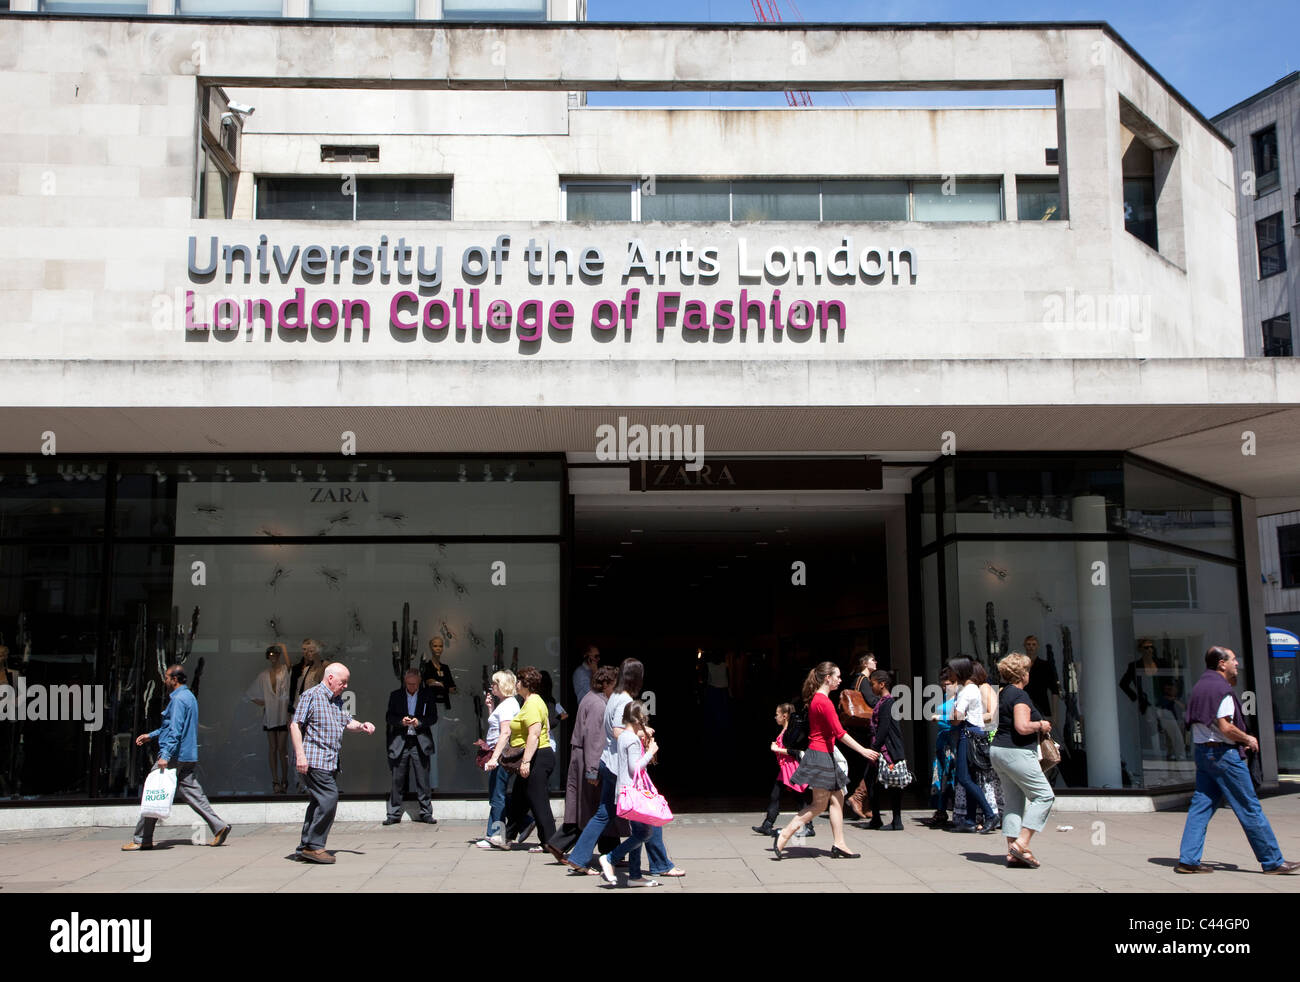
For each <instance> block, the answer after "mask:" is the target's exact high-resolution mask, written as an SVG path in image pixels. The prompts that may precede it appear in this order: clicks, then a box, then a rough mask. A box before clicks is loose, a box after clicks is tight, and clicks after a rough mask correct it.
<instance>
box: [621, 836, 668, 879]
mask: <svg viewBox="0 0 1300 982" xmlns="http://www.w3.org/2000/svg"><path fill="white" fill-rule="evenodd" d="M628 825H630V826H631V827H632V834H631V835H629V836H628V837H627V838H626V839H624V840H623V841H622V842H620V843H619V844H618V845H617V846H616V847H615V848H613V849H611V850H610V852H609V855H608V856H607V857H606V858H607V859H609V861H610V862H611V863H617V862H619V861H620V860H622V858H623V857H624V856H626V857H627V878H628V879H629V880H639V879H641V846H642V844H644V843H647V842H649V841H650V839H651V837H652V836H653V835H654V833H655V831H656V826H653V825H642V824H641V823H640V822H628ZM671 868H672V867H669V869H671Z"/></svg>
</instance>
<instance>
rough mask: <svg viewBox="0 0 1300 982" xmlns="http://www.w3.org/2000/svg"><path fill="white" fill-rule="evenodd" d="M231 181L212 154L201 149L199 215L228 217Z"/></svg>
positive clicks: (230, 202)
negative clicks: (201, 167)
mask: <svg viewBox="0 0 1300 982" xmlns="http://www.w3.org/2000/svg"><path fill="white" fill-rule="evenodd" d="M232 184H233V182H232V181H231V179H230V175H229V174H227V173H226V172H225V171H224V170H222V169H221V168H220V167H218V166H217V162H216V160H215V159H214V158H213V156H212V154H210V153H208V152H207V150H206V149H205V150H204V151H203V176H202V178H201V183H200V185H199V217H200V218H229V217H230V208H231V204H232V203H233V202H232V201H231V195H232V192H233V190H234V189H233V187H232Z"/></svg>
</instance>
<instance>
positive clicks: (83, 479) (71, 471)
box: [0, 457, 108, 538]
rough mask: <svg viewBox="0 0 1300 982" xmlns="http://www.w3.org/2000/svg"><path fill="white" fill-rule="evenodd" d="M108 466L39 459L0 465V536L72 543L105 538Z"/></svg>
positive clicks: (12, 461) (7, 462) (8, 462)
mask: <svg viewBox="0 0 1300 982" xmlns="http://www.w3.org/2000/svg"><path fill="white" fill-rule="evenodd" d="M107 471H108V465H107V464H103V463H95V462H79V461H61V462H58V463H55V461H54V459H53V458H52V457H37V458H35V459H33V460H32V461H29V462H22V461H16V460H7V461H5V462H4V464H3V465H0V474H3V476H4V481H3V482H0V536H4V537H14V536H36V537H40V538H45V537H47V536H48V537H50V538H73V537H78V536H101V535H103V534H104V500H105V494H104V483H105V482H104V476H105V474H106V473H107Z"/></svg>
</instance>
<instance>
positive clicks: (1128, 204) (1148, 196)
mask: <svg viewBox="0 0 1300 982" xmlns="http://www.w3.org/2000/svg"><path fill="white" fill-rule="evenodd" d="M1124 229H1125V230H1126V231H1127V232H1129V233H1130V234H1132V235H1136V236H1137V237H1138V238H1139V239H1141V240H1142V241H1143V242H1145V243H1146V244H1147V245H1149V246H1150V247H1151V248H1152V249H1158V248H1159V246H1158V245H1157V241H1158V240H1157V238H1156V184H1155V180H1154V178H1150V177H1126V178H1124Z"/></svg>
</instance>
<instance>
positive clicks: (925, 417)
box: [0, 359, 1300, 498]
mask: <svg viewBox="0 0 1300 982" xmlns="http://www.w3.org/2000/svg"><path fill="white" fill-rule="evenodd" d="M558 379H564V380H565V385H563V386H560V385H557V384H555V382H556V380H558ZM20 380H21V384H20ZM20 390H21V391H25V392H28V393H31V392H40V393H42V401H48V404H47V405H40V406H34V405H25V406H12V405H11V406H10V407H8V408H3V409H0V423H3V426H2V428H0V452H5V453H29V454H30V453H36V452H38V450H39V448H40V445H41V441H42V434H43V433H45V432H46V431H53V432H55V433H56V434H57V438H58V449H59V452H60V453H172V454H221V453H231V454H233V453H267V454H292V453H319V454H329V453H338V452H339V446H340V434H341V433H342V432H344V431H352V432H353V433H355V434H356V437H357V445H358V449H359V451H360V452H363V453H395V452H422V453H456V452H469V451H487V452H522V453H528V452H532V453H539V452H568V453H584V452H590V451H592V450H593V449H594V447H595V443H596V429H597V427H599V426H601V425H603V424H607V423H615V422H616V421H617V419H618V417H619V416H626V417H627V418H628V420H629V422H643V423H646V424H650V423H670V424H671V423H682V424H687V423H691V424H700V425H703V426H704V427H705V432H706V445H707V447H708V449H709V452H711V453H723V452H736V453H742V452H748V453H762V452H767V453H782V452H825V453H848V452H861V451H862V448H867V447H869V448H872V449H873V450H875V451H878V452H898V453H910V454H915V453H918V452H930V453H933V455H934V456H936V457H937V456H938V455H939V452H940V447H941V443H942V442H943V440H944V434H945V433H948V432H951V433H952V434H953V435H954V437H955V440H956V449H957V451H958V452H959V453H968V452H978V451H999V452H1000V451H1037V452H1048V451H1058V452H1059V451H1079V452H1085V451H1119V450H1123V451H1132V452H1134V453H1137V454H1139V455H1141V456H1144V457H1147V458H1150V459H1152V460H1156V461H1159V462H1161V463H1164V464H1167V465H1168V466H1171V467H1174V468H1177V469H1179V470H1182V471H1185V472H1187V473H1189V474H1192V475H1195V476H1198V477H1201V478H1204V479H1206V480H1210V481H1213V482H1215V483H1218V484H1221V485H1223V486H1225V487H1228V488H1232V489H1233V490H1236V491H1239V492H1241V493H1243V494H1246V495H1249V496H1252V497H1260V498H1279V497H1285V496H1288V495H1293V494H1296V493H1297V491H1296V480H1297V479H1296V475H1297V474H1300V365H1297V364H1295V363H1294V362H1293V361H1292V360H1290V359H1185V360H1169V361H1145V362H1142V361H1132V360H1119V359H1109V360H1107V359H1098V360H1065V359H1061V360H1019V361H1018V360H1004V361H961V360H951V361H936V362H900V361H869V362H862V361H847V362H845V361H842V362H807V361H805V362H781V363H756V362H711V363H707V364H692V363H687V362H654V363H644V362H642V363H610V362H590V361H555V360H543V361H533V362H522V363H521V362H510V363H499V364H497V363H485V362H473V363H468V364H466V363H449V362H431V361H381V362H359V363H343V362H326V363H319V362H318V363H306V362H301V361H261V362H239V363H214V362H186V363H178V362H165V363H158V362H18V361H10V362H7V363H5V364H4V365H3V366H0V392H8V393H10V394H11V395H10V398H11V399H12V393H15V392H18V391H20ZM559 393H564V395H563V396H560V395H558V394H559ZM108 394H112V395H111V397H106V396H108ZM412 403H420V404H419V405H412ZM1251 434H1253V437H1252V436H1250V435H1251ZM1243 450H1246V451H1253V453H1252V452H1248V453H1243Z"/></svg>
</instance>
